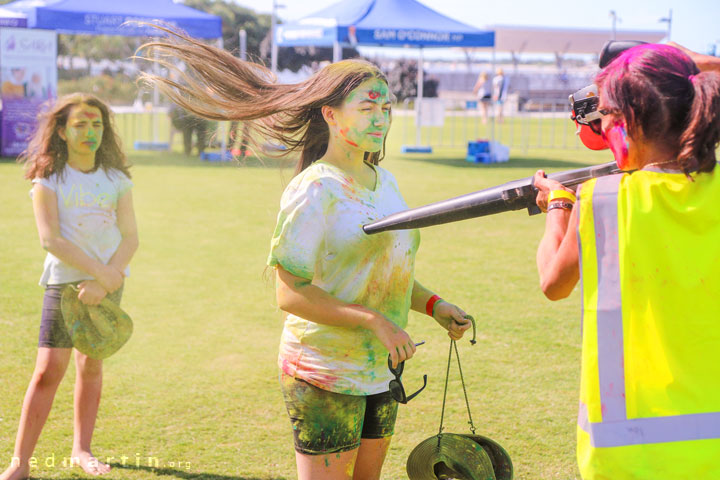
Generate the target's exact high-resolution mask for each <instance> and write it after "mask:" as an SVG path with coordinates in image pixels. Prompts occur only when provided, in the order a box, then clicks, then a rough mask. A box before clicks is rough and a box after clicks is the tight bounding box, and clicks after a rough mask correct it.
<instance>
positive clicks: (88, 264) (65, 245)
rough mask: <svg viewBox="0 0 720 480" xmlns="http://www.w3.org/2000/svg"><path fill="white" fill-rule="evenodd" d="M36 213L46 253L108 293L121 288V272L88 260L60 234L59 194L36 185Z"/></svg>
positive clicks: (34, 208)
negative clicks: (87, 276) (84, 275)
mask: <svg viewBox="0 0 720 480" xmlns="http://www.w3.org/2000/svg"><path fill="white" fill-rule="evenodd" d="M33 211H34V212H35V223H36V224H37V229H38V235H39V236H40V244H41V245H42V247H43V248H44V249H45V250H47V251H48V252H50V253H52V254H53V255H55V256H56V257H57V258H59V259H60V260H62V261H63V262H65V263H67V264H68V265H70V266H72V267H75V268H77V269H78V270H81V271H83V272H85V273H87V274H88V275H90V276H92V277H93V278H95V279H96V280H97V281H98V283H100V285H101V286H102V287H103V288H104V289H105V290H106V291H108V292H113V291H115V290H117V289H118V288H120V285H122V281H123V279H122V274H121V273H120V272H119V271H118V269H116V268H115V267H112V266H110V265H104V264H103V263H101V262H98V261H97V260H95V259H94V258H92V257H90V256H88V255H87V254H86V253H85V252H83V251H82V249H80V248H79V247H78V246H76V245H75V244H73V243H72V242H70V241H68V240H67V239H66V238H64V237H63V236H62V235H61V234H60V222H59V220H58V209H57V196H56V194H55V192H53V191H52V190H50V189H49V188H47V187H44V186H42V185H40V184H38V183H36V184H35V185H34V186H33Z"/></svg>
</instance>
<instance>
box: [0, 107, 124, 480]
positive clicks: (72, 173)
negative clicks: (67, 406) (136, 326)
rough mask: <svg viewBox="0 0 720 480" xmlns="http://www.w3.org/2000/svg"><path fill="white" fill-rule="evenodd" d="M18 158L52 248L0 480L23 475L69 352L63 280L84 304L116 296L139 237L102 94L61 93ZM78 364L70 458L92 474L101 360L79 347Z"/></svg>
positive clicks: (97, 467) (97, 470)
mask: <svg viewBox="0 0 720 480" xmlns="http://www.w3.org/2000/svg"><path fill="white" fill-rule="evenodd" d="M21 159H22V160H24V161H25V165H26V172H25V177H26V178H27V179H28V180H31V181H32V183H33V187H32V191H31V196H32V202H33V210H34V212H35V221H36V224H37V228H38V233H39V236H40V243H41V244H42V246H43V248H44V249H45V250H47V252H48V254H47V258H46V259H45V267H44V271H43V274H42V277H41V279H40V284H41V285H42V286H44V287H45V297H44V299H43V309H42V320H41V323H40V339H39V343H38V353H37V361H36V364H35V371H34V372H33V375H32V378H31V380H30V385H29V386H28V389H27V393H26V394H25V400H24V402H23V407H22V414H21V416H20V426H19V428H18V432H17V437H16V440H15V452H14V454H13V459H12V462H11V465H10V466H9V467H8V468H7V470H5V472H3V473H2V474H1V475H0V479H1V480H18V479H24V478H27V477H28V476H29V474H30V459H31V457H32V454H33V451H34V449H35V445H36V444H37V441H38V438H39V437H40V432H41V431H42V428H43V426H44V424H45V421H46V420H47V417H48V414H49V413H50V408H51V406H52V403H53V399H54V397H55V392H56V391H57V388H58V385H59V384H60V381H61V380H62V378H63V376H64V375H65V370H66V369H67V366H68V363H69V361H70V356H71V353H72V351H73V343H72V339H71V338H70V335H69V333H68V331H67V329H66V327H65V321H64V319H63V315H62V312H61V309H60V296H61V294H62V291H63V289H64V287H65V286H66V285H68V284H73V285H76V286H77V288H78V289H79V294H78V298H79V299H80V301H81V302H83V303H85V304H87V305H97V304H99V303H100V302H101V301H102V299H103V298H105V297H106V296H107V297H108V298H109V299H110V300H111V301H113V302H115V303H117V304H119V302H120V298H121V296H122V289H123V282H124V278H125V277H126V276H127V275H128V274H129V271H128V264H129V263H130V259H131V258H132V256H133V254H134V253H135V251H136V249H137V247H138V236H137V228H136V225H135V214H134V210H133V203H132V192H131V188H132V182H131V181H130V172H129V171H128V166H127V162H126V159H125V155H124V154H123V153H122V150H121V148H120V139H119V138H118V136H117V134H116V132H115V127H114V125H113V123H112V121H111V117H110V111H109V109H108V107H107V105H105V103H103V102H102V101H100V100H99V99H97V98H96V97H94V96H92V95H86V94H80V93H77V94H72V95H68V96H65V97H62V98H60V99H58V100H57V101H56V103H55V104H54V105H53V106H52V107H51V108H50V109H49V110H48V111H47V112H45V113H44V114H42V117H41V121H40V123H39V125H38V129H37V132H36V133H35V135H34V136H33V137H32V139H31V141H30V144H29V146H28V149H27V151H26V152H25V153H24V154H23V155H22V156H21ZM75 365H76V370H77V376H76V380H75V402H74V407H75V409H74V410H75V415H74V435H73V447H72V461H73V463H74V464H76V465H79V466H80V467H81V468H82V469H83V470H84V471H85V472H86V473H88V474H90V475H102V474H105V473H108V472H109V471H110V466H108V465H106V464H104V463H102V462H100V461H99V460H98V459H97V458H96V457H95V456H94V455H93V453H92V451H91V449H90V444H91V440H92V435H93V431H94V429H95V420H96V418H97V412H98V407H99V405H100V393H101V390H102V361H101V360H96V359H93V358H90V357H88V356H87V355H84V354H82V353H80V352H79V351H75ZM5 393H7V392H5Z"/></svg>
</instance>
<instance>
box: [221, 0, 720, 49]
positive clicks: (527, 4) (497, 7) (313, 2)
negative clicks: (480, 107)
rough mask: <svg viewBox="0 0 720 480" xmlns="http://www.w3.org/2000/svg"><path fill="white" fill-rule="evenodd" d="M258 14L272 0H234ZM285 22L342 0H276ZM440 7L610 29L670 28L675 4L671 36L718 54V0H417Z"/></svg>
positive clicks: (463, 15)
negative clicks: (614, 19)
mask: <svg viewBox="0 0 720 480" xmlns="http://www.w3.org/2000/svg"><path fill="white" fill-rule="evenodd" d="M234 1H235V2H236V3H238V4H240V5H242V6H244V7H247V8H251V9H253V10H255V11H256V12H258V13H270V11H271V10H272V5H273V0H234ZM276 1H277V3H278V4H280V5H284V7H283V8H279V9H278V16H279V17H280V18H281V19H283V21H292V20H296V19H298V18H302V17H304V16H307V15H309V14H311V13H314V12H316V11H318V10H322V9H323V8H325V7H327V6H329V5H332V4H334V3H337V1H338V0H276ZM419 1H420V2H421V3H423V4H425V5H426V6H428V7H430V8H432V9H434V10H437V11H438V12H440V13H442V14H444V15H446V16H448V17H451V18H454V19H456V20H459V21H462V22H464V23H466V24H468V25H472V26H474V27H478V28H484V27H486V26H488V25H521V26H540V27H565V28H597V29H608V30H609V29H611V28H612V18H611V16H610V11H611V10H614V11H615V12H616V14H617V17H618V18H619V22H618V23H617V29H618V30H656V31H657V30H660V31H666V30H667V26H668V24H667V23H663V22H659V21H658V20H659V19H661V18H665V17H668V15H669V13H670V10H671V9H672V25H671V32H670V38H671V40H673V41H675V42H677V43H679V44H681V45H684V46H686V47H688V48H690V49H692V50H695V51H698V52H701V53H707V52H708V50H709V47H710V46H711V45H717V50H718V54H719V55H720V0H623V1H618V0H611V1H604V2H603V1H596V2H588V1H586V0H576V1H570V0H546V1H541V0H501V1H496V2H490V1H487V0H419Z"/></svg>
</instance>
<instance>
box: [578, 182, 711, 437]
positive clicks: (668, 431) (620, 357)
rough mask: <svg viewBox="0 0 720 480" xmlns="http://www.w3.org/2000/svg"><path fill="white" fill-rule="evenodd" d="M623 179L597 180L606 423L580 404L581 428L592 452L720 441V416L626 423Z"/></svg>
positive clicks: (600, 347) (600, 363)
mask: <svg viewBox="0 0 720 480" xmlns="http://www.w3.org/2000/svg"><path fill="white" fill-rule="evenodd" d="M622 178H623V175H612V176H607V177H601V178H598V179H597V180H596V182H597V183H596V184H595V188H594V191H593V202H592V203H593V205H592V208H593V219H594V233H595V248H596V253H597V256H596V258H597V259H598V265H597V268H598V286H597V288H598V292H597V354H598V358H597V363H598V378H599V393H600V403H601V405H602V419H603V420H602V422H590V421H589V416H588V411H587V406H586V405H584V404H583V403H581V404H580V410H579V414H578V426H579V427H580V428H581V429H582V430H583V431H585V432H587V433H588V434H589V436H590V442H591V445H592V446H593V447H621V446H626V445H638V444H649V443H661V442H678V441H689V440H703V439H713V438H720V412H711V413H699V414H688V415H675V416H663V417H647V418H635V419H628V418H627V413H626V403H625V370H624V344H623V318H622V291H621V284H620V267H619V259H620V249H619V245H618V241H619V240H618V238H619V237H618V190H619V186H620V182H621V180H622ZM601 197H602V200H600V198H601ZM582 247H585V248H589V247H590V246H589V245H582Z"/></svg>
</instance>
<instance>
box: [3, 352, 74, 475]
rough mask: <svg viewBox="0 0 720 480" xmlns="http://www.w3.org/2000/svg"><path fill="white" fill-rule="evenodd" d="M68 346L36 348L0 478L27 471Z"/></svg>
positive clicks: (27, 473) (61, 373) (67, 353)
mask: <svg viewBox="0 0 720 480" xmlns="http://www.w3.org/2000/svg"><path fill="white" fill-rule="evenodd" d="M71 350H72V349H70V348H46V347H40V348H38V354H37V360H36V361H35V371H34V372H33V375H32V378H31V379H30V385H29V386H28V389H27V392H26V393H25V400H23V406H22V413H21V414H20V425H19V427H18V432H17V436H16V437H15V453H14V454H13V459H12V462H11V465H10V467H8V469H7V470H5V472H3V473H2V474H0V480H19V479H22V478H27V477H28V475H29V473H30V465H29V461H30V457H32V454H33V451H34V450H35V445H37V441H38V438H40V432H42V429H43V426H44V425H45V421H46V420H47V417H48V414H50V408H52V403H53V400H54V399H55V392H57V387H58V385H60V382H61V381H62V379H63V376H65V370H67V366H68V363H69V361H70V351H71Z"/></svg>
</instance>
